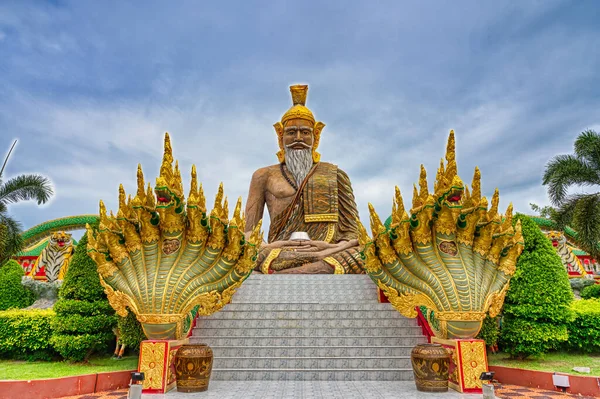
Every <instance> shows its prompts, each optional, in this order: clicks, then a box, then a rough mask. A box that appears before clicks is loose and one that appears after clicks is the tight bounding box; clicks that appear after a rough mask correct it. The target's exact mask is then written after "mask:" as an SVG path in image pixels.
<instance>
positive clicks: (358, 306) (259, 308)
mask: <svg viewBox="0 0 600 399" xmlns="http://www.w3.org/2000/svg"><path fill="white" fill-rule="evenodd" d="M324 310H329V311H338V312H348V313H350V312H355V311H359V310H365V311H368V310H393V308H392V305H390V304H389V303H377V302H375V303H328V302H310V303H297V302H284V303H282V302H271V303H230V304H229V305H227V306H225V307H224V308H223V310H222V311H221V312H233V311H242V312H246V311H256V312H265V311H308V312H315V311H324Z"/></svg>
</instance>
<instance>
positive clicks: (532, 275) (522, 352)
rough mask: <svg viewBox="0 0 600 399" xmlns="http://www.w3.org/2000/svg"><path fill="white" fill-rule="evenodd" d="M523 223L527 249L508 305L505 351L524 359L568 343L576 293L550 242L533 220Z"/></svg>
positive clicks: (502, 339)
mask: <svg viewBox="0 0 600 399" xmlns="http://www.w3.org/2000/svg"><path fill="white" fill-rule="evenodd" d="M517 220H521V226H522V228H523V238H524V240H525V248H524V250H523V253H522V254H521V256H520V257H519V260H518V262H517V270H516V272H515V275H514V276H513V277H512V279H511V282H510V289H509V290H508V293H507V295H506V300H505V303H504V310H503V313H504V320H503V326H502V330H501V331H500V343H501V345H502V349H503V350H504V351H506V352H508V353H509V354H510V355H511V356H512V357H516V358H519V359H524V358H526V357H528V356H530V355H537V354H541V353H545V352H548V351H550V350H552V349H557V348H558V347H559V346H560V345H561V344H562V343H564V342H565V341H567V339H568V333H567V324H569V323H570V322H571V321H573V318H574V313H573V311H572V310H571V302H572V301H573V291H572V290H571V286H570V284H569V277H568V275H567V272H566V270H565V268H564V267H563V265H562V262H561V260H560V257H559V256H558V254H557V253H556V251H555V249H554V247H552V244H551V243H550V240H548V238H547V237H546V236H545V235H544V234H543V233H542V232H541V230H540V228H539V227H538V226H537V225H536V224H535V222H533V221H532V220H531V219H530V218H528V217H527V216H524V215H516V217H515V223H516V221H517Z"/></svg>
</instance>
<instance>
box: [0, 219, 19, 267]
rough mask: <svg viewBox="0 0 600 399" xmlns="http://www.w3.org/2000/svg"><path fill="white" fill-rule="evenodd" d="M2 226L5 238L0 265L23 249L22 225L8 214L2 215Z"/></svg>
mask: <svg viewBox="0 0 600 399" xmlns="http://www.w3.org/2000/svg"><path fill="white" fill-rule="evenodd" d="M0 225H2V226H3V228H2V230H3V237H2V242H0V264H3V263H4V262H6V261H7V260H8V259H10V257H11V256H14V255H16V254H17V253H19V251H21V250H22V249H23V239H22V238H21V223H19V222H18V221H16V220H15V219H13V218H11V217H10V216H8V215H7V214H6V213H0Z"/></svg>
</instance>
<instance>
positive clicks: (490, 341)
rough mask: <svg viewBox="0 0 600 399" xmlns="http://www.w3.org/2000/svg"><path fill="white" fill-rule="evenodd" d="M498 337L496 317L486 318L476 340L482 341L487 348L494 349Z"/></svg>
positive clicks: (498, 330)
mask: <svg viewBox="0 0 600 399" xmlns="http://www.w3.org/2000/svg"><path fill="white" fill-rule="evenodd" d="M499 335H500V329H499V328H498V317H490V316H486V317H485V319H484V320H483V324H482V325H481V330H479V334H477V337H476V338H477V339H482V340H484V341H485V344H486V345H487V346H488V347H491V348H494V347H495V346H496V344H497V343H498V336H499Z"/></svg>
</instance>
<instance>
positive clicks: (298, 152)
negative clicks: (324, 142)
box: [285, 143, 313, 186]
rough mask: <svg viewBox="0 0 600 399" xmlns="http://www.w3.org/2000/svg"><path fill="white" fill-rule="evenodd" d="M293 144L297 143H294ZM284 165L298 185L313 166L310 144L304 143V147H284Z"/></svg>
mask: <svg viewBox="0 0 600 399" xmlns="http://www.w3.org/2000/svg"><path fill="white" fill-rule="evenodd" d="M293 145H298V143H294V144H293ZM285 165H286V166H287V169H288V170H289V171H290V173H291V174H292V176H294V180H296V184H297V185H298V186H300V185H301V184H302V182H303V181H304V179H305V178H306V175H308V172H310V170H311V168H312V166H313V158H312V146H309V145H307V144H305V148H301V149H294V148H290V146H289V145H288V146H286V147H285Z"/></svg>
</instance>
